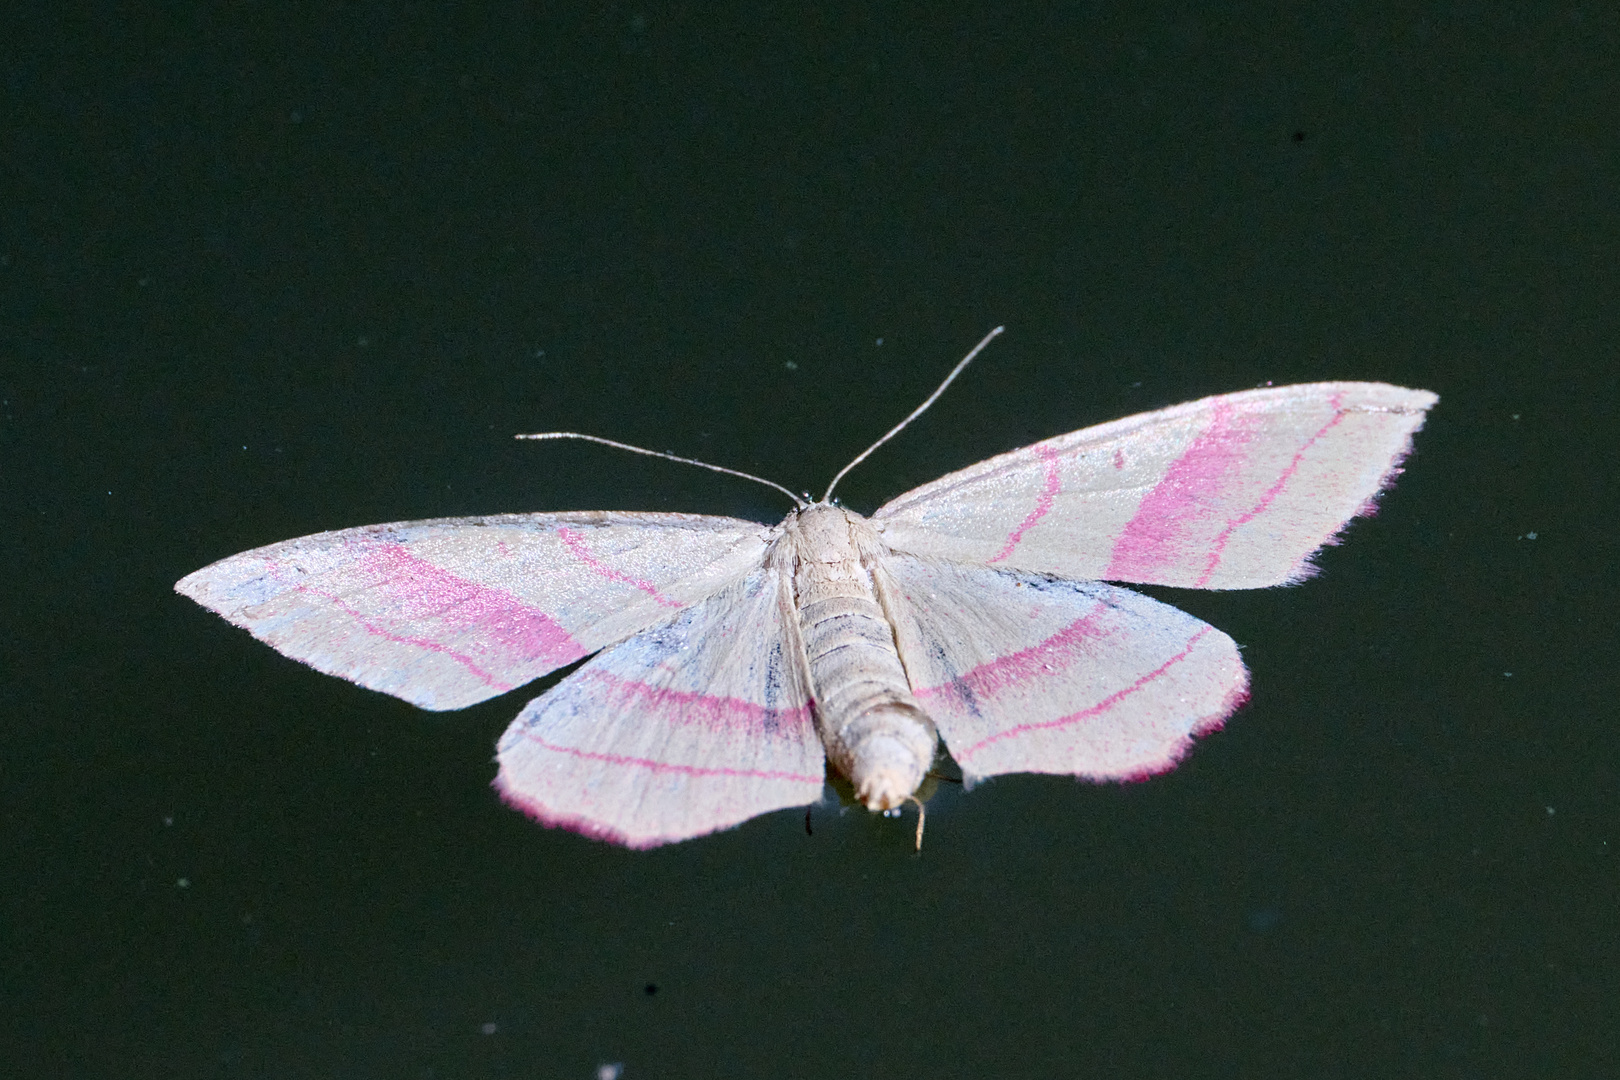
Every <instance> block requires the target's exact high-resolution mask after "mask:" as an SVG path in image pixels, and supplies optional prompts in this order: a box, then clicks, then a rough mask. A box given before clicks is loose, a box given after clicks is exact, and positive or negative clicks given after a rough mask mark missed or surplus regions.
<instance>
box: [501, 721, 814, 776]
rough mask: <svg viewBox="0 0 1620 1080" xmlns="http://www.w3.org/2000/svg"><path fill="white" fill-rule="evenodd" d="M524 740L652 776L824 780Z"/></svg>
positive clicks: (531, 738) (530, 738) (528, 733)
mask: <svg viewBox="0 0 1620 1080" xmlns="http://www.w3.org/2000/svg"><path fill="white" fill-rule="evenodd" d="M523 737H524V738H525V739H526V740H528V741H529V742H531V743H534V744H535V745H536V746H538V747H540V748H541V749H542V750H549V751H551V752H552V753H554V754H566V755H568V756H569V757H576V758H583V759H585V760H586V761H601V762H605V763H607V764H609V765H629V766H631V767H633V768H637V769H649V770H651V771H653V772H673V773H681V774H682V775H684V776H726V777H740V778H748V779H755V780H794V781H799V782H802V783H809V784H821V783H823V782H825V780H826V777H825V776H806V775H804V774H803V773H793V772H783V771H780V770H775V769H729V768H725V767H724V766H719V765H677V764H674V763H673V762H668V761H654V760H653V759H652V758H643V757H631V756H629V755H627V754H604V753H602V752H600V751H597V750H581V749H579V748H578V747H576V746H562V745H559V744H557V743H553V742H547V741H546V740H545V739H543V738H541V737H540V736H539V735H536V734H535V733H534V732H532V731H525V732H524V733H523Z"/></svg>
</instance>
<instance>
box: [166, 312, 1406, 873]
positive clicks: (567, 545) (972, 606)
mask: <svg viewBox="0 0 1620 1080" xmlns="http://www.w3.org/2000/svg"><path fill="white" fill-rule="evenodd" d="M1000 330H1001V328H999V327H998V328H997V329H996V330H994V331H992V332H991V333H990V335H988V336H987V337H986V338H985V339H984V340H983V341H981V342H980V343H979V344H978V346H976V347H975V349H974V350H973V351H972V352H970V353H969V354H968V355H967V356H966V357H965V358H964V359H963V360H962V361H961V363H959V364H958V365H957V366H956V368H955V369H954V370H953V371H952V372H951V373H950V375H949V377H947V378H946V380H945V381H944V383H942V384H941V385H940V386H939V388H938V389H936V390H935V391H934V393H933V395H932V396H931V397H929V398H928V399H927V400H926V401H924V402H923V404H922V405H921V406H919V407H918V408H917V409H916V410H915V411H913V412H912V414H911V415H910V416H908V417H906V419H905V420H903V421H901V423H900V424H899V425H897V426H896V427H895V428H894V429H892V430H891V431H890V432H889V433H888V434H886V435H885V436H884V437H883V438H882V439H879V440H878V441H877V442H876V443H874V444H873V446H871V447H869V448H868V449H867V450H866V451H865V452H864V453H862V454H861V455H860V456H859V457H857V458H856V459H855V460H854V461H852V462H850V464H849V465H848V466H845V468H844V469H843V470H842V471H841V472H840V473H839V474H838V475H837V476H836V477H834V479H833V482H832V483H831V484H829V485H828V488H827V490H826V493H825V494H823V496H822V497H821V498H820V499H819V500H816V501H813V502H812V501H811V500H810V498H809V497H808V496H804V497H800V496H797V495H794V494H793V493H792V492H791V491H788V489H786V488H783V487H781V486H780V485H777V484H775V483H772V482H771V481H768V480H763V479H761V478H759V477H754V476H751V475H749V474H747V473H739V472H737V471H736V470H730V469H725V468H722V467H719V466H713V465H706V464H705V463H702V462H692V463H693V464H705V467H708V468H713V469H716V470H717V471H721V472H728V473H734V474H735V475H741V476H747V477H748V478H749V479H752V480H759V481H760V482H761V483H766V484H769V485H770V486H772V487H774V488H777V489H778V490H779V491H782V492H784V493H785V494H787V496H788V497H789V498H791V499H793V500H794V504H795V508H794V510H793V511H792V512H791V513H789V514H788V516H787V518H786V519H785V520H784V521H782V522H781V523H780V524H778V525H775V526H769V525H763V524H760V523H758V522H753V521H742V520H738V519H735V518H728V517H712V516H704V515H692V514H659V513H620V512H605V511H586V512H578V513H534V514H497V515H491V516H486V517H463V518H440V519H436V520H427V521H407V522H400V523H396V524H391V525H371V526H366V527H364V528H355V529H343V530H339V531H336V532H324V533H317V534H316V535H313V536H306V537H301V538H299V539H296V540H287V541H284V542H282V543H279V544H271V545H269V546H267V547H261V548H255V549H254V550H252V551H247V552H243V553H242V554H240V555H233V556H231V557H230V558H227V559H223V560H221V561H220V562H216V563H214V564H213V565H211V566H208V567H206V568H204V569H202V570H198V571H197V572H196V573H194V574H191V575H189V576H188V577H185V578H183V579H181V580H180V581H179V582H178V583H177V584H176V586H175V588H176V589H177V590H178V591H179V592H180V593H182V594H184V595H186V596H189V597H191V598H192V599H193V600H196V601H197V602H198V603H200V604H202V605H203V606H204V607H206V608H209V609H211V610H213V611H215V612H218V613H219V614H220V615H222V616H224V617H225V618H226V619H228V620H229V621H230V622H232V623H234V624H236V625H237V626H239V627H242V628H243V629H245V630H247V631H248V632H249V633H251V634H253V636H254V637H257V638H258V639H259V640H261V641H264V642H265V643H267V644H269V645H270V646H272V647H273V648H275V649H277V650H278V651H280V652H282V653H284V654H285V655H287V656H290V657H292V658H293V659H296V660H299V661H302V662H303V663H305V664H308V665H310V666H311V667H314V668H316V669H317V670H320V671H324V672H327V673H329V674H332V675H337V676H340V677H342V678H345V679H349V680H351V681H353V682H356V683H359V684H360V685H361V686H366V687H369V688H371V689H373V690H380V691H382V692H383V693H387V694H393V695H395V696H396V697H400V698H403V699H405V700H406V701H409V702H411V703H412V704H414V705H418V706H420V707H421V708H424V709H460V708H464V707H466V706H469V705H472V704H474V703H476V702H480V701H483V700H485V699H488V698H491V697H494V696H496V695H499V694H504V693H506V692H507V691H509V690H513V689H515V688H517V687H519V686H522V685H523V684H524V683H527V682H529V681H531V680H533V679H537V678H539V677H540V676H542V675H545V674H546V673H547V672H550V671H553V670H555V669H557V668H560V667H563V666H565V665H568V664H572V663H574V662H575V661H578V660H580V659H582V658H584V657H587V656H592V654H595V655H594V657H592V659H590V660H589V661H588V662H587V663H585V664H583V665H582V666H580V667H579V669H578V670H576V671H574V672H573V673H572V674H570V675H569V676H568V677H567V678H565V679H563V680H562V681H561V682H559V683H557V684H556V685H555V686H553V687H552V688H551V689H549V690H548V691H546V692H545V693H543V694H541V695H540V696H539V697H537V698H535V699H534V700H532V701H530V702H529V703H528V705H527V706H525V707H524V709H523V711H522V712H521V713H519V714H518V717H517V719H515V720H514V721H513V722H512V724H511V726H510V727H509V728H508V729H507V731H506V733H505V734H504V735H503V736H502V738H501V740H500V743H499V747H498V753H497V760H498V762H499V774H498V776H497V777H496V779H495V786H496V788H497V789H498V790H499V791H500V793H501V795H502V796H503V797H504V798H505V799H506V800H507V802H509V803H510V804H511V805H513V806H516V807H518V808H520V809H521V810H523V811H525V812H526V813H528V814H529V815H531V816H532V817H534V818H535V819H537V820H538V821H540V822H541V823H543V824H545V825H548V826H560V827H563V828H567V829H572V830H575V831H577V832H580V833H584V834H586V835H589V836H593V837H598V838H600V839H603V840H608V841H612V842H614V843H618V844H623V845H626V846H629V847H633V848H648V847H653V846H656V845H659V844H665V843H669V842H672V841H677V840H684V839H687V838H690V837H694V836H699V835H702V834H705V833H709V832H713V831H715V830H718V829H724V828H727V827H730V826H733V825H736V824H738V823H739V822H742V821H745V820H747V819H749V818H751V817H754V816H755V815H758V814H763V813H767V812H769V811H773V810H777V809H781V808H785V807H792V806H804V805H807V804H810V803H814V802H816V801H818V800H819V799H820V798H821V797H822V792H823V787H824V784H825V782H826V779H827V765H828V763H829V762H830V764H831V767H832V768H833V769H836V770H837V771H838V773H840V774H842V775H843V776H844V777H846V778H847V780H848V782H849V784H850V786H851V788H852V789H853V792H854V795H855V797H856V799H858V800H859V801H860V802H861V803H862V804H864V805H865V806H866V807H867V808H868V809H870V810H873V811H885V812H893V811H894V810H895V809H896V808H898V807H900V806H901V804H902V803H904V802H906V801H908V800H914V799H915V797H916V792H917V790H918V787H919V785H921V784H922V782H923V780H924V777H925V775H926V774H927V773H928V772H929V770H930V768H931V767H932V766H933V763H934V761H935V757H936V754H937V753H938V750H939V744H940V740H941V738H943V740H944V744H945V746H946V747H947V748H948V749H949V751H950V754H951V755H952V757H954V758H955V760H956V762H957V764H958V765H959V766H960V768H961V771H962V774H963V778H964V780H965V781H966V782H968V783H970V784H971V783H972V782H973V781H975V780H978V779H981V778H984V777H988V776H995V775H998V774H1002V773H1014V772H1034V773H1066V774H1071V775H1074V776H1077V777H1082V778H1085V779H1089V780H1118V779H1132V778H1140V777H1146V776H1149V775H1152V774H1156V773H1159V772H1162V771H1165V770H1167V769H1169V768H1171V767H1172V766H1174V764H1175V763H1176V762H1177V761H1178V760H1179V759H1180V758H1181V757H1182V756H1183V755H1184V754H1185V753H1186V752H1187V750H1188V748H1189V747H1190V745H1191V743H1192V740H1193V739H1194V738H1195V737H1196V736H1199V735H1201V734H1204V733H1207V732H1209V731H1211V730H1213V729H1215V728H1217V727H1219V726H1220V725H1221V724H1222V723H1223V722H1224V720H1225V719H1226V717H1227V716H1229V715H1230V714H1231V713H1232V712H1233V711H1234V710H1235V709H1236V708H1237V707H1238V705H1239V704H1241V703H1242V701H1243V700H1244V698H1245V697H1246V694H1247V687H1248V674H1247V671H1246V669H1245V668H1244V666H1243V662H1242V660H1241V659H1240V658H1239V655H1238V649H1237V645H1236V644H1235V643H1234V642H1233V641H1232V639H1231V638H1229V637H1228V636H1227V635H1226V634H1224V633H1222V632H1221V631H1219V630H1217V629H1215V628H1214V627H1213V626H1210V625H1209V624H1207V623H1204V622H1202V621H1200V620H1199V619H1196V618H1194V617H1192V616H1191V615H1188V614H1186V613H1185V612H1182V611H1180V610H1178V609H1177V608H1174V607H1171V606H1169V605H1167V604H1163V603H1160V602H1159V601H1157V600H1153V599H1150V598H1148V597H1146V596H1143V595H1141V594H1139V593H1136V592H1132V591H1130V590H1129V589H1124V588H1121V587H1119V585H1116V584H1111V583H1112V582H1124V583H1143V584H1152V585H1167V586H1176V587H1180V588H1189V589H1252V588H1263V587H1266V586H1272V585H1284V584H1290V583H1293V582H1298V581H1300V580H1302V579H1304V578H1306V577H1309V576H1310V575H1311V574H1312V573H1313V572H1314V570H1313V566H1312V563H1311V558H1312V555H1313V553H1315V552H1316V551H1317V550H1318V549H1319V548H1321V547H1322V546H1323V545H1324V544H1328V543H1331V542H1333V540H1334V537H1335V536H1336V535H1337V533H1338V532H1339V530H1340V529H1341V528H1342V527H1343V526H1344V525H1345V524H1346V523H1347V522H1348V521H1349V520H1350V519H1351V518H1353V517H1355V516H1357V515H1362V514H1366V513H1369V512H1370V511H1371V509H1372V507H1373V499H1374V498H1375V497H1376V496H1377V494H1378V493H1379V492H1380V491H1381V490H1382V489H1383V488H1384V487H1385V486H1386V485H1387V484H1388V483H1389V482H1390V481H1391V480H1392V479H1393V478H1394V477H1395V475H1396V474H1397V473H1398V472H1399V471H1400V469H1399V463H1400V461H1401V459H1402V458H1403V457H1404V455H1405V454H1406V453H1407V451H1408V450H1409V448H1410V446H1411V439H1412V435H1413V433H1414V432H1416V431H1417V430H1418V428H1419V427H1420V426H1421V425H1422V423H1423V419H1424V415H1425V413H1426V412H1427V410H1428V409H1429V408H1430V407H1432V406H1433V405H1434V404H1435V402H1436V401H1437V400H1438V398H1437V397H1436V395H1434V394H1432V393H1430V392H1428V391H1426V390H1408V389H1403V388H1401V387H1396V386H1388V385H1384V384H1382V383H1367V382H1324V383H1310V384H1305V385H1298V386H1282V387H1274V388H1273V387H1268V388H1263V389H1258V390H1248V391H1243V392H1241V393H1234V394H1222V395H1219V396H1216V397H1209V398H1204V399H1202V400H1199V401H1193V402H1189V403H1187V404H1184V405H1177V406H1174V407H1172V408H1167V409H1160V410H1157V411H1155V412H1148V413H1143V414H1140V415H1137V416H1129V417H1126V418H1125V419H1122V420H1116V421H1113V422H1112V423H1107V424H1102V425H1099V426H1096V427H1089V428H1084V429H1082V430H1080V431H1073V432H1070V433H1068V434H1066V435H1059V436H1056V437H1055V438H1050V439H1047V440H1045V441H1043V442H1038V443H1035V444H1034V445H1032V446H1026V447H1024V448H1022V449H1019V450H1013V451H1011V452H1009V453H1004V454H1001V455H999V456H996V457H992V458H989V459H987V460H985V461H981V462H979V463H977V464H975V465H970V466H968V467H967V468H965V469H962V470H960V471H959V472H953V473H950V474H949V475H947V476H943V477H941V478H940V479H938V480H935V481H933V482H932V483H929V484H924V485H923V486H922V487H919V488H916V489H915V490H912V491H908V492H906V493H905V494H903V495H901V496H899V497H898V498H895V499H894V500H892V501H890V502H888V503H885V504H884V505H883V506H882V507H880V508H879V509H878V510H877V511H876V512H875V513H873V514H872V515H871V516H870V517H863V516H861V515H860V514H858V513H856V512H854V511H852V510H850V509H848V508H846V507H844V506H842V505H840V504H838V503H837V502H834V501H833V497H832V496H833V491H834V489H835V488H836V486H837V484H838V482H839V480H840V479H842V477H843V476H844V475H845V474H846V473H847V472H848V471H849V469H850V468H853V467H854V466H855V465H856V464H858V463H859V462H860V461H862V460H864V459H865V457H866V456H867V455H868V454H870V453H871V452H872V451H873V450H875V449H876V448H877V447H878V446H881V445H882V444H883V443H884V442H886V441H887V440H888V439H890V438H891V437H893V436H894V435H895V434H896V433H897V432H899V431H900V430H901V429H902V428H904V427H905V426H906V425H907V424H908V423H910V421H911V420H912V419H914V418H915V417H916V416H917V415H919V414H920V413H921V412H922V411H923V410H924V409H926V408H927V407H928V406H929V405H930V404H932V403H933V401H934V400H935V399H936V398H938V396H939V395H940V394H941V393H943V392H944V390H945V388H946V386H948V385H949V384H950V382H951V380H952V379H954V378H955V377H956V376H957V374H958V373H960V371H961V370H962V369H963V368H964V367H965V366H966V365H967V364H968V363H969V362H970V361H971V360H972V359H973V358H974V356H975V355H977V353H978V352H979V350H980V349H983V348H984V346H985V345H986V344H988V342H989V341H990V340H991V338H993V337H994V336H995V335H996V334H997V333H999V332H1000ZM522 437H532V438H585V439H591V440H593V441H597V442H607V443H609V444H610V445H615V446H624V444H619V443H612V442H611V440H606V439H601V438H599V437H596V436H588V435H579V434H577V433H571V432H550V433H544V434H542V435H538V436H520V438H522ZM625 448H626V449H633V450H637V451H638V452H642V453H649V454H653V455H654V456H660V457H673V455H667V454H661V453H658V452H656V451H648V450H641V449H640V448H637V447H627V446H626V447H625ZM674 459H675V460H679V461H687V460H688V459H684V458H674ZM918 807H919V812H920V811H921V803H920V802H919V803H918ZM919 826H920V820H919ZM919 843H920V832H919Z"/></svg>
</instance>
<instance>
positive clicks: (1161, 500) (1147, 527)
mask: <svg viewBox="0 0 1620 1080" xmlns="http://www.w3.org/2000/svg"><path fill="white" fill-rule="evenodd" d="M1246 421H1247V422H1246ZM1251 423H1252V420H1251V418H1249V417H1247V416H1245V414H1243V413H1240V412H1238V411H1237V410H1236V409H1234V408H1233V407H1232V405H1231V403H1230V402H1219V403H1217V404H1216V406H1215V408H1214V411H1213V414H1212V415H1211V417H1210V423H1209V427H1208V428H1206V429H1204V431H1202V432H1201V433H1200V434H1199V435H1198V437H1197V438H1195V439H1193V441H1192V444H1191V445H1190V446H1188V447H1187V449H1186V450H1185V451H1184V452H1183V453H1182V455H1181V456H1180V457H1179V458H1177V459H1176V460H1175V462H1173V463H1172V464H1171V466H1170V468H1169V470H1168V471H1167V472H1166V473H1165V474H1164V478H1163V479H1162V480H1160V481H1159V482H1158V484H1157V485H1156V486H1155V487H1154V488H1153V490H1152V491H1150V492H1148V493H1147V497H1146V498H1144V499H1143V500H1142V502H1141V505H1139V506H1138V507H1137V508H1136V514H1135V515H1134V516H1133V517H1132V518H1131V520H1130V522H1129V523H1128V524H1126V526H1125V529H1124V531H1123V532H1122V533H1120V536H1119V539H1118V540H1117V541H1115V542H1114V552H1113V556H1112V557H1111V559H1110V561H1109V563H1108V569H1107V570H1106V571H1104V572H1103V575H1102V576H1103V578H1105V579H1107V580H1110V581H1152V580H1154V578H1155V575H1156V574H1157V573H1158V572H1159V571H1161V570H1163V569H1164V568H1165V567H1167V566H1170V565H1173V564H1175V563H1178V562H1182V561H1183V560H1184V559H1185V558H1186V556H1187V554H1188V551H1187V549H1188V548H1189V547H1191V546H1192V545H1193V542H1194V540H1195V539H1196V537H1194V536H1190V535H1188V534H1189V533H1190V532H1192V528H1191V527H1193V526H1196V525H1199V524H1201V523H1203V522H1204V521H1205V520H1206V519H1207V517H1208V512H1209V511H1208V507H1209V504H1210V503H1211V502H1213V501H1215V500H1217V499H1218V498H1219V496H1220V491H1221V487H1222V486H1223V485H1224V484H1225V483H1226V482H1227V481H1228V480H1230V479H1232V478H1235V477H1237V476H1239V475H1240V474H1241V472H1242V468H1243V464H1244V461H1245V452H1244V451H1245V447H1246V446H1247V445H1248V442H1249V440H1250V439H1251V438H1252V437H1253V431H1252V430H1251V427H1250V424H1251Z"/></svg>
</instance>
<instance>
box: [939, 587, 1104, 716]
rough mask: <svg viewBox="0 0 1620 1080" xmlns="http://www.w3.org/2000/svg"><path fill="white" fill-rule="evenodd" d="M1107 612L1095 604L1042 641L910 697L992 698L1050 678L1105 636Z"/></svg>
mask: <svg viewBox="0 0 1620 1080" xmlns="http://www.w3.org/2000/svg"><path fill="white" fill-rule="evenodd" d="M1106 610H1107V605H1106V604H1104V603H1102V602H1101V601H1098V602H1097V604H1096V606H1095V607H1093V608H1092V609H1091V610H1090V611H1088V612H1086V614H1084V615H1082V616H1081V617H1080V618H1078V619H1076V620H1075V621H1074V622H1072V623H1070V624H1069V625H1068V626H1065V627H1064V628H1063V629H1061V630H1059V631H1058V632H1057V633H1055V634H1053V635H1052V636H1051V637H1049V638H1047V639H1046V640H1045V641H1042V642H1040V643H1039V644H1037V645H1032V646H1030V647H1029V648H1027V649H1020V650H1019V651H1018V652H1014V653H1008V654H1007V655H1006V656H1001V657H997V658H996V659H994V660H987V661H985V662H984V663H982V664H980V665H978V666H977V667H975V668H973V669H972V670H971V671H969V672H967V673H965V674H963V675H959V676H957V677H956V678H954V679H951V680H950V681H949V682H946V683H942V684H941V685H939V686H928V687H924V688H922V689H920V690H918V689H913V690H912V694H913V695H914V696H915V697H916V698H917V700H918V701H926V700H927V699H928V698H931V697H934V696H936V695H939V694H943V693H954V694H956V695H958V696H963V695H964V693H966V694H972V695H974V696H975V697H986V698H993V697H995V696H997V695H998V694H1001V693H1003V692H1005V691H1006V690H1007V689H1009V688H1011V687H1013V686H1015V685H1017V684H1019V683H1023V682H1028V681H1030V680H1032V679H1041V678H1046V677H1049V676H1051V675H1052V674H1053V672H1054V671H1055V670H1058V669H1061V668H1066V667H1068V666H1069V665H1070V664H1072V663H1073V662H1074V661H1075V660H1077V659H1079V658H1080V657H1081V656H1083V655H1084V652H1085V645H1086V644H1087V643H1088V642H1091V641H1096V640H1097V639H1099V638H1102V637H1105V636H1106V632H1104V631H1102V630H1101V629H1100V628H1099V626H1098V622H1099V620H1100V617H1101V615H1102V614H1103V613H1104V612H1105V611H1106Z"/></svg>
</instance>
